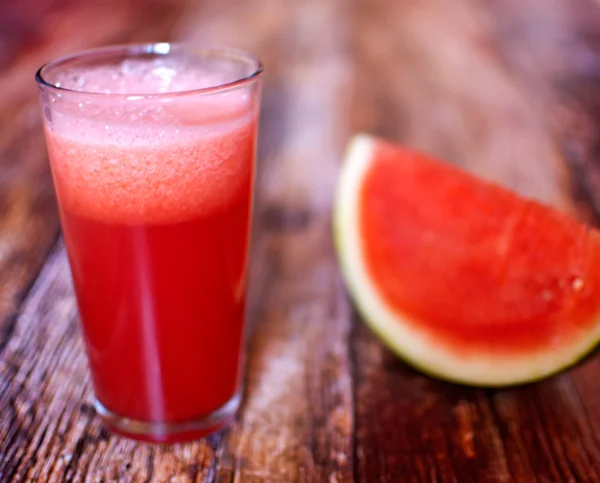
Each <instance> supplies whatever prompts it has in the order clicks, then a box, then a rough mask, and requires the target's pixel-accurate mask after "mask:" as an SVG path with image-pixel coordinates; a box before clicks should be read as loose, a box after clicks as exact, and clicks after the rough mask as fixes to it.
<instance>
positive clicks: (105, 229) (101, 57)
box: [36, 43, 262, 442]
mask: <svg viewBox="0 0 600 483" xmlns="http://www.w3.org/2000/svg"><path fill="white" fill-rule="evenodd" d="M261 72H262V66H261V64H260V62H259V61H257V60H256V59H254V58H253V57H251V56H249V55H247V54H244V53H242V52H237V51H233V50H226V49H203V48H197V47H193V46H186V45H177V44H166V43H160V44H150V45H132V46H117V47H109V48H103V49H96V50H90V51H87V52H83V53H80V54H77V55H73V56H70V57H66V58H62V59H59V60H56V61H54V62H51V63H49V64H47V65H45V66H43V67H42V68H40V70H39V71H38V73H37V75H36V81H37V84H38V87H39V90H40V95H41V104H42V110H43V118H44V127H45V131H46V142H47V146H48V152H49V156H50V164H51V169H52V176H53V180H54V186H55V190H56V194H57V198H58V205H59V210H60V216H61V224H62V231H63V236H64V240H65V244H66V247H67V253H68V256H69V262H70V266H71V272H72V274H73V280H74V285H75V293H76V297H77V303H78V307H79V313H80V317H81V323H82V328H83V335H84V340H85V346H86V351H87V356H88V360H89V366H90V370H91V375H92V380H93V386H94V390H95V407H96V410H97V412H98V413H99V414H100V416H101V417H102V419H103V420H104V422H105V424H106V425H107V426H108V427H109V428H111V429H112V430H114V431H115V432H117V433H120V434H123V435H126V436H129V437H133V438H136V439H142V440H147V441H155V442H174V441H182V440H187V439H193V438H197V437H200V436H202V435H205V434H207V433H209V432H211V431H213V430H216V429H218V428H221V427H223V426H224V425H226V424H228V423H229V422H230V421H231V420H232V419H233V417H234V416H235V412H236V410H237V408H238V406H239V402H240V390H241V380H242V377H241V373H242V363H243V342H244V341H243V339H244V337H243V333H244V318H245V303H246V274H247V264H248V258H247V253H248V240H249V233H250V224H251V212H252V198H253V180H254V165H255V147H256V131H257V122H258V115H259V102H260V78H261Z"/></svg>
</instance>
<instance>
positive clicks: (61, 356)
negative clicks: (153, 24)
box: [0, 0, 353, 482]
mask: <svg viewBox="0 0 600 483" xmlns="http://www.w3.org/2000/svg"><path fill="white" fill-rule="evenodd" d="M185 8H186V9H185V12H184V14H182V15H181V18H180V20H179V21H178V22H176V24H175V25H173V28H172V31H171V32H172V33H171V36H172V37H173V38H184V39H190V40H193V41H198V42H210V43H220V42H222V43H228V44H233V45H234V46H238V47H241V48H244V49H247V50H252V51H254V52H256V53H258V54H259V55H260V56H261V58H262V59H263V60H264V62H265V64H266V66H267V72H266V77H265V80H266V83H265V87H264V109H263V111H264V112H263V121H262V123H261V135H260V146H261V148H260V159H261V161H260V165H259V180H258V185H259V189H258V200H257V201H258V203H257V205H258V206H257V210H256V220H257V233H256V237H255V244H254V249H253V257H252V258H253V260H254V262H253V268H252V275H251V277H252V281H253V283H252V286H253V287H254V290H253V292H254V293H253V296H252V299H253V300H254V303H253V304H252V305H253V306H252V310H251V313H252V319H253V320H252V321H253V326H254V331H253V333H252V335H251V337H250V341H249V347H250V352H249V360H248V370H247V376H246V386H247V391H246V398H245V403H244V411H243V413H242V414H241V417H240V421H239V422H238V423H237V424H236V425H234V427H233V428H232V429H231V430H230V431H229V432H226V433H224V434H220V435H216V436H213V437H211V438H209V439H208V440H206V441H200V442H195V443H191V444H187V445H175V446H164V447H163V446H148V445H140V444H136V443H134V442H131V441H126V440H123V439H120V438H117V437H115V436H112V435H111V434H109V433H108V432H107V431H106V430H105V429H103V428H102V427H101V426H100V423H99V420H98V418H97V417H96V416H95V414H94V412H93V409H92V407H91V405H90V403H89V401H90V395H91V393H90V387H89V384H88V383H87V369H86V368H85V358H84V357H83V354H82V348H81V344H80V342H79V331H78V328H77V317H76V312H75V308H74V307H75V305H74V299H73V295H72V291H71V287H70V281H69V277H68V270H67V267H66V260H65V254H64V249H63V248H62V245H61V246H59V247H58V248H57V250H56V252H55V253H54V255H53V256H52V258H51V259H50V261H49V263H48V264H47V266H46V267H45V269H44V272H43V274H42V275H41V277H40V278H39V280H38V282H37V283H36V286H35V288H34V290H33V291H32V293H31V295H30V296H29V297H28V298H27V300H26V302H25V304H24V306H23V307H24V308H23V313H22V315H21V316H20V317H19V318H18V320H17V323H16V325H15V331H14V333H13V335H12V337H11V338H10V339H9V340H8V341H7V345H6V347H5V351H4V353H3V354H2V361H3V365H2V371H1V372H0V408H2V410H3V411H7V412H10V415H11V416H12V417H10V418H6V419H4V420H3V422H2V425H0V441H3V443H2V444H0V479H10V478H12V477H15V478H20V479H39V480H44V479H50V480H53V479H61V478H66V479H72V480H77V481H79V480H85V479H91V480H99V479H100V480H101V479H105V480H109V481H112V480H127V481H146V480H151V481H168V480H169V479H171V478H174V479H175V480H174V481H200V480H202V481H267V480H268V481H282V482H284V481H285V482H288V481H332V482H333V481H340V482H341V481H350V480H351V479H352V458H351V457H350V455H351V454H352V452H353V451H352V428H353V426H352V415H353V409H352V390H351V380H350V371H349V354H348V338H349V328H350V326H349V323H348V305H347V302H346V300H345V297H344V294H343V289H342V286H341V282H340V279H339V277H338V274H337V269H336V266H335V261H334V258H333V252H332V246H331V240H330V234H329V233H330V223H329V206H330V200H331V194H332V183H333V181H334V180H335V172H336V168H337V163H338V161H339V157H340V155H341V149H342V148H343V143H344V141H345V137H346V135H347V133H346V132H344V126H345V125H346V124H345V123H344V118H345V113H344V111H343V101H344V99H345V97H346V95H347V93H346V84H347V83H348V81H349V75H348V73H347V72H346V64H345V61H344V58H343V55H344V51H343V47H344V41H345V39H344V37H343V35H344V32H345V30H344V27H343V26H341V27H340V28H339V29H335V30H331V31H330V32H322V31H321V30H320V28H319V26H318V23H317V24H315V23H314V19H315V18H317V19H320V20H321V21H323V22H326V23H329V24H333V23H339V22H343V21H344V17H345V15H346V13H345V8H344V7H343V6H342V5H334V4H328V5H324V4H322V2H319V1H318V0H311V1H307V2H302V3H301V4H300V3H298V4H294V5H284V4H282V3H281V2H278V1H275V0H273V1H270V2H267V4H266V3H265V2H264V1H259V0H255V1H248V2H244V3H239V2H233V1H229V2H211V3H207V4H202V5H199V4H197V3H194V2H190V3H189V4H187V6H186V7H185ZM325 77H326V78H327V79H328V85H325V86H324V85H322V83H321V82H319V81H318V79H321V78H325ZM311 79H313V80H311ZM31 333H35V336H31V335H30V334H31Z"/></svg>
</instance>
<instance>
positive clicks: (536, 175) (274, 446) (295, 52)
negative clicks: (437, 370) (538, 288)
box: [0, 0, 600, 483]
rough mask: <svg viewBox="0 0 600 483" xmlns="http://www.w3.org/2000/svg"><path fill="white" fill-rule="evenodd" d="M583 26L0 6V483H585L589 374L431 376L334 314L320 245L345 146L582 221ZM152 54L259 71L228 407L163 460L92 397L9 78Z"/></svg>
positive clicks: (255, 11)
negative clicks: (108, 425) (496, 189)
mask: <svg viewBox="0 0 600 483" xmlns="http://www.w3.org/2000/svg"><path fill="white" fill-rule="evenodd" d="M32 9H35V11H36V12H38V15H35V16H34V15H31V12H32ZM599 28H600V10H599V7H598V6H597V5H596V4H595V3H594V2H592V1H591V0H530V1H528V2H526V3H524V2H519V1H517V0H506V1H502V2H501V1H498V0H452V1H448V0H411V1H408V2H392V1H389V0H351V1H348V2H341V1H340V2H322V1H320V0H306V1H303V2H280V1H279V0H246V1H244V2H241V1H239V0H237V1H236V0H225V1H208V0H204V1H202V2H196V1H192V0H176V1H174V2H169V1H167V0H152V1H149V2H141V0H131V1H126V2H124V1H117V0H111V1H109V2H103V3H98V2H93V1H82V2H75V1H73V0H56V1H51V0H35V2H34V0H28V1H27V2H6V3H4V4H2V6H0V43H3V44H6V45H7V46H8V48H6V49H4V50H3V51H2V53H1V54H0V65H2V66H3V67H4V71H3V72H2V73H0V90H1V91H2V92H3V94H5V95H3V96H2V98H1V99H0V119H1V120H2V124H3V126H8V128H7V129H3V130H2V132H1V133H0V414H2V418H1V419H0V481H11V480H14V481H135V482H137V481H157V482H163V481H219V482H225V481H235V482H238V481H248V482H259V481H275V482H292V481H304V482H312V481H326V482H342V481H361V482H371V481H387V482H405V481H406V482H413V481H414V482H460V483H462V482H471V481H473V482H515V483H517V482H518V483H520V482H523V483H529V482H561V481H565V482H571V481H580V482H596V481H600V437H599V436H598V434H599V433H598V430H600V393H598V391H597V390H596V386H597V382H596V381H597V377H596V374H597V373H598V364H599V362H598V358H596V357H591V358H588V359H587V360H586V361H585V362H584V363H582V364H580V365H579V366H578V367H576V368H574V369H572V370H569V371H567V372H565V373H563V374H561V375H559V376H557V377H554V378H552V379H549V380H547V381H544V382H541V383H538V384H533V385H528V386H524V387H520V388H512V389H506V390H495V391H491V390H490V391H486V390H483V389H471V388H465V387H461V386H456V385H451V384H445V383H442V382H439V381H436V380H433V379H430V378H428V377H427V376H425V375H423V374H420V373H418V372H415V371H413V370H412V369H410V368H408V367H407V366H405V365H404V364H403V363H402V362H400V361H399V360H398V359H396V358H395V357H394V356H393V355H392V354H390V353H389V351H387V350H386V349H385V348H383V346H382V345H381V344H380V343H379V342H378V341H377V340H376V339H375V338H374V336H373V335H372V334H371V333H370V332H369V331H368V330H367V329H366V328H365V326H364V325H363V324H362V322H361V321H360V320H359V318H358V316H357V315H356V314H355V313H354V312H353V310H352V307H351V305H350V303H349V301H348V299H347V297H346V295H345V291H344V289H343V286H342V283H341V280H340V277H339V273H338V270H337V267H336V262H335V258H334V253H333V249H332V245H331V236H330V210H331V199H332V194H333V189H334V184H335V179H336V174H337V169H338V166H339V163H340V160H341V157H342V152H343V147H344V144H345V142H346V139H347V137H348V136H349V134H350V133H351V132H353V131H359V130H360V131H368V132H371V133H373V134H379V135H383V136H386V137H388V138H390V139H393V140H396V141H399V142H402V143H405V144H408V145H411V146H414V147H418V148H421V149H424V150H427V151H429V152H431V153H433V154H436V155H439V156H442V157H445V158H447V159H449V160H450V161H452V162H454V163H457V164H460V165H462V166H463V167H465V168H466V169H469V170H471V171H473V172H475V173H477V174H479V175H481V176H483V177H486V178H488V179H492V180H495V181H497V182H500V183H503V184H505V185H507V186H509V187H511V188H513V189H515V190H517V191H519V192H521V193H523V194H525V195H528V196H533V197H536V198H538V199H540V200H543V201H545V202H548V203H551V204H554V205H555V206H557V207H559V208H561V209H563V210H566V211H568V212H571V213H573V214H575V215H576V216H579V217H581V218H582V219H586V220H592V221H595V220H598V219H600V218H597V216H598V214H599V213H600V210H599V208H600V202H599V201H598V199H600V198H598V193H600V191H599V190H598V189H597V187H598V183H600V177H599V175H598V160H597V157H598V152H599V151H598V147H597V134H596V131H597V129H598V120H597V119H598V112H600V111H599V110H598V106H599V104H598V103H597V94H596V89H595V86H596V83H597V79H598V74H597V62H596V61H597V59H598V55H599V54H600V49H599V46H598V45H597V39H598V38H600V37H599V36H598V29H599ZM157 39H167V40H169V39H186V40H191V41H194V42H199V43H212V44H219V43H221V44H229V45H233V46H236V47H239V48H242V49H245V50H250V51H252V52H254V53H256V54H257V55H258V56H260V57H261V59H262V60H263V62H264V63H265V65H266V74H265V86H264V99H263V112H262V120H261V132H260V149H259V158H260V162H259V163H260V164H259V176H258V180H257V186H258V199H257V209H256V214H255V228H256V230H255V234H254V241H253V250H252V260H253V262H252V269H251V282H252V283H251V287H252V289H251V300H252V303H251V310H250V326H251V332H250V334H249V340H248V362H247V370H246V394H245V400H244V405H243V410H242V412H241V414H240V415H239V418H238V421H237V422H236V423H235V424H234V425H233V427H232V428H230V429H229V430H228V431H226V432H223V433H220V434H217V435H214V436H212V437H210V438H208V439H207V440H204V441H198V442H194V443H190V444H186V445H173V446H152V445H143V444H137V443H134V442H131V441H127V440H124V439H121V438H118V437H115V436H113V435H112V434H110V433H109V432H108V431H107V430H106V429H104V428H103V427H102V426H101V425H100V423H99V421H98V418H97V416H96V415H95V413H94V410H93V408H92V406H91V404H90V400H91V392H90V391H91V388H90V385H89V383H88V373H87V367H86V363H85V357H84V354H83V352H82V347H81V343H80V339H79V329H78V318H77V313H76V309H75V301H74V298H73V293H72V287H71V282H70V277H69V272H68V266H67V263H66V258H65V252H64V247H63V246H62V244H61V243H60V242H58V244H55V240H56V235H57V230H58V220H57V216H56V210H55V207H54V201H53V195H52V190H51V184H50V178H49V173H48V169H47V162H46V159H45V151H44V148H43V141H42V135H41V129H40V122H39V115H38V112H37V105H36V99H35V95H36V93H35V88H34V86H33V83H32V80H31V75H32V73H33V71H34V70H35V68H36V67H38V65H39V64H41V63H42V62H44V61H45V60H48V59H49V58H52V57H55V56H57V55H60V54H62V53H65V52H68V51H72V50H75V49H79V48H83V47H86V46H91V45H97V44H103V43H109V42H117V41H130V40H157ZM52 247H54V249H52ZM50 252H51V255H50V257H49V258H47V260H46V257H47V255H48V253H50ZM45 260H46V263H45V265H44V267H43V270H42V271H41V274H39V276H38V272H39V270H40V267H41V266H42V264H43V262H44V261H45ZM34 281H35V283H34Z"/></svg>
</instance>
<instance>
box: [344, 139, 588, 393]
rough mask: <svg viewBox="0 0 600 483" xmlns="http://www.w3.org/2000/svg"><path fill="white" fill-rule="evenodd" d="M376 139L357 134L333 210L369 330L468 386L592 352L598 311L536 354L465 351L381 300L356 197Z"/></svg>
mask: <svg viewBox="0 0 600 483" xmlns="http://www.w3.org/2000/svg"><path fill="white" fill-rule="evenodd" d="M376 142H377V141H376V140H375V139H374V138H372V137H370V136H368V135H365V134H359V135H356V136H354V137H353V139H352V140H351V141H350V143H349V145H348V150H347V153H346V156H345V160H344V164H343V166H342V169H341V172H340V176H339V180H338V185H337V190H336V195H335V208H334V214H333V229H334V243H335V247H336V252H337V255H338V259H339V262H340V267H341V271H342V276H343V278H344V281H345V283H346V286H347V288H348V291H349V292H350V295H351V297H352V299H353V300H354V302H355V305H356V307H357V309H358V311H359V312H360V314H361V315H362V317H363V319H364V321H365V322H366V323H367V325H368V326H369V327H370V328H371V330H372V331H373V332H374V333H375V334H376V335H377V336H378V337H379V338H380V339H381V340H382V341H383V343H384V344H385V345H386V346H388V347H389V348H390V349H391V350H392V351H393V352H394V353H395V354H396V355H398V356H399V357H401V358H402V359H404V360H405V361H407V362H408V363H410V364H411V365H413V366H414V367H416V368H418V369H419V370H421V371H423V372H425V373H427V374H429V375H432V376H434V377H437V378H440V379H444V380H448V381H452V382H456V383H462V384H468V385H474V386H484V387H497V386H507V385H517V384H524V383H527V382H532V381H535V380H539V379H542V378H545V377H547V376H550V375H552V374H555V373H556V372H559V371H561V370H563V369H565V368H567V367H569V366H571V365H573V364H575V363H576V362H578V361H579V360H581V359H582V358H583V357H584V356H585V355H586V354H588V353H589V352H590V351H591V350H592V349H593V348H594V347H595V346H596V345H597V343H598V342H599V341H600V314H598V316H597V317H596V318H595V320H594V322H593V323H592V324H590V329H589V330H588V331H584V332H582V333H580V334H579V336H578V337H575V338H574V340H572V341H561V344H562V345H560V347H556V346H552V347H548V348H546V349H540V350H537V351H536V352H534V353H526V352H522V353H510V354H506V355H502V354H497V353H494V354H484V353H477V352H473V353H465V352H464V351H461V350H460V349H455V350H453V348H452V347H451V346H450V345H446V344H444V341H441V340H435V339H434V336H433V335H431V333H426V332H425V331H419V330H418V327H419V323H417V322H418V321H411V320H409V318H408V317H407V315H406V314H400V313H398V312H397V311H395V310H392V308H390V307H389V305H388V304H387V303H386V302H385V301H384V300H383V298H382V297H381V295H380V294H379V293H378V290H377V289H376V287H375V285H374V284H373V282H372V281H371V279H370V277H369V275H368V272H367V269H366V266H365V263H364V259H363V256H362V245H361V243H362V241H361V237H360V229H359V213H360V210H359V209H358V201H359V198H358V197H359V194H360V186H361V182H362V179H363V175H364V174H365V173H366V171H367V169H368V167H369V164H370V162H371V159H372V154H373V149H374V147H375V144H376Z"/></svg>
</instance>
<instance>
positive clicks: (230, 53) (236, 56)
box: [35, 42, 264, 100]
mask: <svg viewBox="0 0 600 483" xmlns="http://www.w3.org/2000/svg"><path fill="white" fill-rule="evenodd" d="M175 50H177V51H188V52H195V53H198V54H213V55H215V56H219V57H222V58H230V59H233V60H238V61H242V62H245V63H246V64H248V65H249V66H251V70H250V73H249V74H247V75H244V76H242V77H240V78H238V79H234V80H232V81H228V82H223V83H221V84H216V85H214V86H208V87H198V88H194V89H185V90H181V91H173V92H150V93H148V92H146V93H136V92H133V91H132V92H127V93H122V92H119V93H114V92H110V93H107V92H93V91H86V90H77V89H69V88H67V87H62V86H56V85H55V84H52V83H51V82H49V81H48V80H46V79H45V78H44V71H45V70H46V69H49V68H51V67H58V66H60V65H61V64H65V63H68V62H71V61H76V60H80V59H84V58H93V57H94V56H98V57H100V56H102V55H106V54H113V55H114V54H124V56H129V57H131V58H134V57H140V56H143V55H147V54H155V55H164V56H168V55H169V54H171V53H172V52H174V51H175ZM263 70H264V66H263V64H262V62H261V61H260V60H259V59H258V58H257V57H254V56H253V55H252V54H249V53H247V52H244V51H243V50H238V49H234V48H230V47H218V46H199V45H194V44H192V43H186V42H150V43H132V44H117V45H110V46H105V47H95V48H91V49H86V50H81V51H78V52H75V53H72V54H69V55H66V56H62V57H58V58H57V59H54V60H51V61H50V62H46V63H45V64H43V65H42V66H41V67H40V68H39V69H38V70H37V72H36V73H35V81H36V83H37V84H38V86H40V87H43V88H47V89H50V90H52V91H54V92H57V93H68V94H79V95H85V96H94V97H103V98H106V99H108V98H124V97H125V98H135V99H128V100H139V99H160V98H173V97H180V96H187V95H190V94H196V95H206V94H216V93H219V92H222V91H227V90H230V89H235V88H236V87H240V86H243V85H245V84H248V83H250V82H252V81H254V80H255V79H257V78H258V77H260V75H261V74H262V72H263Z"/></svg>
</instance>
